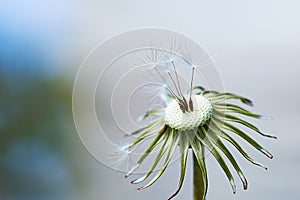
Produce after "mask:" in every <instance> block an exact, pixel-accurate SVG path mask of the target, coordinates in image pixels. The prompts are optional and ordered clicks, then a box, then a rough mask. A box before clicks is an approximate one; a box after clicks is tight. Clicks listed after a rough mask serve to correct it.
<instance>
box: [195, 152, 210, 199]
mask: <svg viewBox="0 0 300 200" xmlns="http://www.w3.org/2000/svg"><path fill="white" fill-rule="evenodd" d="M202 158H203V161H204V148H203V146H202ZM193 170H194V200H205V196H206V191H207V175H206V172H205V174H204V173H203V172H202V170H201V168H200V166H199V164H198V161H197V158H196V156H195V153H194V152H193Z"/></svg>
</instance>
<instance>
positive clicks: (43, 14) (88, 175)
mask: <svg viewBox="0 0 300 200" xmlns="http://www.w3.org/2000/svg"><path fill="white" fill-rule="evenodd" d="M299 7H300V3H299V1H296V0H286V1H279V0H275V1H271V0H266V1H258V0H253V1H237V0H227V1H216V0H213V1H178V0H174V1H158V0H152V1H138V0H125V1H116V0H111V1H92V0H90V1H84V2H83V1H70V0H68V1H64V2H60V1H58V0H54V1H51V2H50V1H49V2H46V1H45V2H43V3H42V2H40V1H33V0H31V1H26V3H25V1H24V2H18V1H9V2H6V3H4V2H1V3H0V16H1V18H0V19H1V20H0V23H1V24H0V25H1V26H2V30H4V31H5V32H3V33H2V35H0V36H1V37H2V38H1V39H2V40H0V41H1V42H3V44H6V45H7V46H8V47H11V48H13V45H18V44H20V43H19V42H18V41H16V40H15V37H14V36H15V35H18V34H19V35H27V36H28V35H29V36H28V37H29V39H32V38H34V39H35V40H34V41H38V42H37V43H38V44H39V45H41V46H42V47H43V52H44V57H45V58H44V59H45V61H46V63H47V64H45V65H40V66H41V67H36V65H35V67H32V68H23V69H21V67H19V66H17V67H15V68H14V70H12V69H13V68H12V67H9V65H7V67H6V69H5V66H4V67H3V65H2V69H4V71H5V70H7V71H9V72H10V73H15V71H21V73H20V74H22V72H23V71H26V72H27V71H28V70H29V71H30V70H32V71H36V70H40V71H41V73H40V74H39V76H41V77H44V78H45V77H46V78H47V77H49V76H51V77H63V79H65V80H69V82H72V81H73V80H74V78H75V73H76V71H77V69H78V66H79V65H80V62H81V61H82V60H83V58H84V57H85V56H86V55H87V54H88V52H89V51H90V50H91V48H93V47H94V46H95V45H96V44H98V43H100V42H102V41H104V40H105V39H107V38H109V37H111V36H112V35H115V34H118V33H119V32H121V31H125V30H131V29H134V28H141V27H159V28H167V29H172V30H176V31H179V32H181V33H183V34H185V35H187V36H189V37H191V38H192V39H194V40H195V41H196V42H198V43H199V44H201V45H203V46H204V47H205V48H206V49H207V50H208V52H209V53H210V54H211V55H212V56H213V58H214V60H215V62H216V65H217V67H218V69H219V71H220V73H221V76H222V79H223V82H224V86H225V89H227V90H229V91H233V92H236V93H240V94H244V95H246V96H248V97H251V98H252V99H253V101H254V104H255V108H254V110H256V111H259V112H260V113H264V114H265V115H267V116H271V117H272V120H265V121H264V120H263V121H259V122H257V124H259V126H260V127H261V129H262V130H265V131H266V132H268V133H271V134H274V135H277V136H278V138H279V139H278V140H276V141H272V140H268V139H263V138H260V139H259V141H261V143H262V144H264V146H266V147H267V148H268V149H269V150H270V151H271V152H272V153H273V154H274V159H273V160H272V161H269V160H267V159H266V158H264V157H263V156H261V155H259V154H257V153H256V152H254V151H253V150H251V149H249V150H250V152H251V155H254V157H255V158H256V159H257V160H258V161H260V162H262V163H264V164H265V165H267V166H268V167H269V170H268V171H267V172H266V171H264V170H262V169H259V168H257V167H255V166H252V165H250V164H249V163H247V162H246V161H243V159H242V158H241V157H239V161H240V164H241V166H242V168H243V169H244V171H245V174H246V176H247V177H248V180H249V184H250V186H249V190H248V191H246V192H243V191H242V189H241V185H238V186H239V189H238V193H237V194H236V195H232V192H231V190H230V186H229V184H228V182H227V180H226V178H225V176H224V175H223V174H222V172H221V170H220V169H219V167H218V166H217V165H216V162H215V161H214V159H212V158H211V156H208V167H209V182H210V185H209V191H208V196H207V199H208V200H213V199H242V200H250V199H274V200H276V199H278V200H279V199H283V198H286V199H299V197H300V195H299V191H298V187H299V181H298V179H299V178H300V174H299V171H298V170H299V168H300V154H299V152H300V151H299V150H300V147H299V143H300V137H299V133H298V131H299V130H298V126H299V122H300V121H299V120H300V114H299V111H300V110H299V104H298V102H299V100H300V94H299V84H300V82H299V78H298V76H299V73H300V66H299V61H300V59H299V57H300V53H299V52H300V37H299V35H300V26H299V19H300V12H299ZM5 33H6V34H7V35H8V36H10V38H12V39H11V41H10V43H9V44H7V43H4V41H7V40H6V39H5V38H4V37H3V35H5ZM16 37H17V36H16ZM17 38H22V37H17ZM26 38H27V37H26ZM25 40H27V39H25ZM13 41H15V42H13ZM3 49H4V48H3ZM3 49H2V51H1V52H2V53H3V52H6V51H7V50H8V49H9V48H8V49H7V48H6V49H4V50H3ZM3 55H4V54H3ZM40 68H42V70H41V69H40ZM22 70H23V71H22ZM45 74H46V75H45ZM70 127H73V125H71V124H70ZM69 132H70V133H72V134H71V135H72V136H71V137H75V138H76V137H77V136H76V132H75V130H74V128H71V130H70V131H69ZM257 138H259V137H257ZM76 140H79V139H78V138H76ZM66 142H67V141H66ZM76 142H78V141H76ZM78 148H79V149H78ZM77 151H78V152H80V153H78V154H77V155H78V156H75V157H76V158H75V160H76V162H75V163H74V164H76V165H78V167H79V168H81V175H80V176H81V177H84V178H82V179H84V180H85V181H81V179H79V178H78V179H77V178H75V179H74V178H73V179H71V181H69V182H67V184H68V185H65V187H67V188H72V189H69V190H68V192H65V193H64V195H63V197H61V196H58V197H57V199H91V200H96V199H101V200H102V199H103V200H106V199H110V200H118V199H166V198H167V197H168V196H169V194H171V193H172V192H173V191H174V190H175V189H176V187H177V181H178V175H179V173H178V172H179V169H178V165H176V164H175V165H172V166H170V167H169V168H168V170H167V172H166V174H164V175H163V176H162V178H161V179H160V180H159V181H158V183H157V184H155V185H154V186H153V187H151V188H150V189H148V190H145V191H142V192H141V191H140V192H138V191H136V190H135V188H134V187H132V186H131V185H130V183H129V181H128V180H125V179H124V178H123V175H122V174H119V173H117V172H114V171H113V170H111V169H108V168H107V167H105V166H103V165H101V164H99V163H98V162H97V161H95V160H94V159H93V158H92V157H91V156H90V155H89V154H88V153H87V152H86V151H84V150H83V147H82V146H80V145H77V147H76V148H75V149H74V150H73V151H72V152H77ZM63 159H66V160H68V159H69V158H68V157H65V158H63ZM187 168H188V169H190V168H191V163H189V165H188V167H187ZM44 172H45V173H47V171H44ZM53 173H54V174H55V173H57V172H56V171H53ZM58 176H59V175H58ZM72 176H76V174H74V175H72ZM58 180H59V179H58ZM237 181H238V179H237ZM78 182H80V183H81V184H78ZM191 183H192V176H191V171H190V170H188V171H187V176H186V179H185V183H184V186H183V188H182V190H181V192H180V194H179V195H178V197H177V199H192V195H191V194H192V184H191ZM21 196H22V195H21ZM27 198H28V199H30V198H29V197H28V196H27ZM7 199H18V198H14V197H13V195H11V198H9V195H8V197H7ZM19 199H26V198H25V197H24V198H21V197H20V198H19ZM31 199H34V198H31ZM37 199H38V198H37ZM49 199H56V198H49Z"/></svg>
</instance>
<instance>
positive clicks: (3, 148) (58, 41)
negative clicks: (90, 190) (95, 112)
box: [0, 1, 81, 200]
mask: <svg viewBox="0 0 300 200" xmlns="http://www.w3.org/2000/svg"><path fill="white" fill-rule="evenodd" d="M63 8H64V3H60V1H56V2H55V1H53V2H52V3H51V2H47V3H46V2H44V3H41V2H38V1H6V2H0V199H1V200H2V199H3V200H19V199H20V200H27V199H28V200H29V199H30V200H41V199H43V200H48V199H49V200H56V199H75V198H74V197H75V196H76V192H77V191H78V189H77V187H79V185H80V184H81V182H80V181H81V179H80V178H79V177H80V176H81V175H80V170H79V166H76V165H74V162H75V163H76V162H77V161H76V159H75V157H76V156H78V155H80V151H78V145H80V144H79V140H78V139H77V138H76V137H74V135H75V129H74V127H73V123H72V114H71V83H70V82H68V81H67V80H66V77H65V75H63V74H61V72H60V68H61V66H63V65H65V64H66V62H67V59H68V48H69V46H68V44H69V43H70V41H71V37H70V36H69V33H70V31H72V29H71V28H69V27H67V23H66V21H65V20H66V18H65V14H66V13H65V12H63ZM65 67H67V66H65ZM80 147H81V146H80ZM79 150H80V148H79Z"/></svg>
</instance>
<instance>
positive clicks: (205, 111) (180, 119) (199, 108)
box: [164, 95, 212, 130]
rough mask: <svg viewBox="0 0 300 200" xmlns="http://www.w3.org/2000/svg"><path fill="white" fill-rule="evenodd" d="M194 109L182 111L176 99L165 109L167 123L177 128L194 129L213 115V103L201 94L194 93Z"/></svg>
mask: <svg viewBox="0 0 300 200" xmlns="http://www.w3.org/2000/svg"><path fill="white" fill-rule="evenodd" d="M192 102H193V107H194V110H193V111H190V112H185V113H184V112H182V110H181V109H180V106H179V105H178V103H177V101H176V100H173V101H172V102H171V103H170V104H169V105H168V106H167V108H166V110H165V116H164V120H165V123H166V124H167V125H169V126H170V127H171V128H174V129H177V130H192V129H195V128H197V127H199V126H200V125H203V124H204V123H205V122H207V121H208V120H209V119H210V117H211V115H212V105H211V103H210V102H209V100H208V99H206V98H205V97H203V96H201V95H193V96H192Z"/></svg>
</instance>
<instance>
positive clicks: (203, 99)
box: [126, 48, 275, 199]
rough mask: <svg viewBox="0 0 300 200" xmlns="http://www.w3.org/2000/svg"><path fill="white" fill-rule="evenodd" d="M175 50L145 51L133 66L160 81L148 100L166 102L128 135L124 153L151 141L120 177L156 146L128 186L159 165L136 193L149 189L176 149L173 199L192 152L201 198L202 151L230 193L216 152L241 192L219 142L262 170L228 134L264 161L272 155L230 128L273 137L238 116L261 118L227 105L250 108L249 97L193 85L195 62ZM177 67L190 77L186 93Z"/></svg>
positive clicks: (204, 189) (204, 188) (234, 163)
mask: <svg viewBox="0 0 300 200" xmlns="http://www.w3.org/2000/svg"><path fill="white" fill-rule="evenodd" d="M179 52H182V51H181V49H176V50H175V51H163V50H160V49H155V48H150V49H148V50H147V51H146V52H144V53H143V54H139V55H138V56H139V58H140V59H141V60H142V62H143V64H141V65H139V67H141V68H147V69H150V70H152V72H153V74H155V75H156V77H157V78H158V79H160V80H161V81H162V82H163V84H160V86H162V87H159V88H157V89H156V90H153V91H155V92H157V93H156V94H154V96H155V97H161V98H169V99H171V101H169V102H168V103H167V105H166V107H165V108H161V109H157V110H149V111H147V112H146V113H145V115H144V116H143V117H142V118H141V119H145V118H147V117H149V116H152V115H155V116H156V118H155V119H154V120H152V121H151V122H150V123H149V124H147V125H146V126H145V127H143V128H141V129H139V130H137V131H135V132H133V133H131V136H137V137H136V138H135V140H134V141H133V142H132V143H131V144H129V145H128V146H127V147H126V149H128V151H130V149H132V148H134V147H136V146H137V145H138V144H140V143H141V142H143V141H145V140H147V139H152V138H153V137H154V139H153V140H152V142H151V144H150V145H149V147H148V148H147V149H146V151H145V152H144V154H143V155H142V156H141V157H140V159H139V160H138V161H137V164H136V165H135V166H134V167H133V168H132V169H131V170H130V171H129V172H128V173H127V174H126V177H128V176H130V175H131V174H132V173H133V172H134V171H135V170H136V169H137V168H138V167H139V166H140V165H141V164H142V163H143V162H144V160H145V159H146V158H147V157H148V155H149V154H150V153H151V152H153V150H154V149H156V148H158V149H159V150H158V151H157V154H156V158H155V160H154V162H153V165H152V166H151V168H150V169H149V171H148V172H147V173H146V174H145V175H144V176H142V177H140V178H138V179H135V180H133V181H132V183H133V184H138V183H141V182H143V181H146V180H147V179H149V178H150V175H151V174H152V173H154V170H155V169H156V167H157V166H158V164H159V163H160V162H162V167H161V168H160V170H159V171H158V173H157V174H156V175H155V176H154V177H153V178H152V179H150V180H149V182H148V183H146V184H145V185H144V186H142V187H140V188H138V189H139V190H141V189H145V188H148V187H150V186H151V185H152V184H153V183H155V182H156V181H157V180H158V179H159V178H160V177H161V175H162V174H163V173H164V171H165V170H166V169H167V167H168V164H169V163H170V161H171V159H172V157H173V154H174V152H175V151H176V149H177V148H179V152H180V168H181V170H180V179H179V185H178V189H177V190H176V191H175V193H174V194H173V195H172V196H171V197H170V198H169V199H172V198H173V197H175V196H176V195H177V194H178V192H179V191H180V189H181V187H182V184H183V181H184V177H185V171H186V163H187V158H188V153H189V152H191V153H193V156H194V161H195V163H194V166H195V167H197V168H198V174H197V175H198V177H197V179H198V183H199V184H198V185H197V187H198V191H199V194H197V195H199V196H201V197H200V198H199V199H204V197H205V196H206V192H207V187H208V181H207V171H206V165H205V158H204V150H205V149H207V150H208V151H209V152H210V153H211V154H212V155H213V156H214V157H215V159H216V160H217V162H218V163H219V165H220V167H221V168H222V170H223V171H224V173H225V175H226V176H227V178H228V180H229V182H230V184H231V187H232V190H233V193H235V192H236V186H235V182H234V178H233V175H232V173H231V171H230V170H229V168H228V166H227V163H226V162H225V160H224V158H223V156H222V154H221V152H222V153H223V155H225V157H226V158H227V159H228V161H229V162H230V163H231V165H232V166H233V168H234V169H235V171H236V172H237V174H238V176H239V178H240V179H241V181H242V183H243V188H244V189H245V190H246V189H247V186H248V183H247V180H246V178H245V176H244V174H243V172H242V170H241V169H240V167H239V165H238V164H237V161H236V160H235V158H234V156H233V155H232V154H231V152H230V151H229V150H228V148H227V147H226V145H225V144H224V143H223V141H227V142H229V143H230V144H231V145H233V146H234V147H235V148H236V150H237V151H238V152H240V153H241V155H242V156H243V157H244V158H245V159H247V160H248V161H250V162H251V163H253V164H255V165H258V166H260V167H263V168H265V169H266V167H264V166H262V165H261V164H260V163H258V162H256V161H255V160H253V159H252V158H251V157H250V156H249V155H248V154H247V153H246V152H245V151H244V149H243V148H242V147H241V145H240V144H239V143H238V142H237V141H236V140H235V139H233V137H232V136H231V135H232V134H233V135H237V136H239V137H240V138H242V139H243V140H245V141H246V142H247V143H248V144H249V145H251V146H252V147H254V148H255V149H257V150H258V151H259V152H261V153H263V154H264V155H266V156H267V157H268V158H270V159H272V158H273V156H272V154H271V153H269V152H268V151H267V150H266V149H264V148H263V147H262V146H261V145H260V144H259V143H257V142H256V141H255V140H254V139H252V138H251V137H250V136H249V135H248V134H247V133H246V132H245V131H244V130H242V129H240V128H238V126H236V124H239V125H242V126H245V127H246V128H249V129H250V130H252V131H254V132H256V133H258V134H260V135H261V136H264V137H269V138H275V137H274V136H270V135H266V134H264V133H263V132H261V131H260V130H259V129H258V128H257V127H256V126H254V125H252V124H251V123H249V122H247V121H245V120H244V119H242V118H241V116H246V117H252V118H261V117H262V116H261V115H258V114H254V113H252V112H250V111H249V110H246V109H244V108H242V107H241V106H239V105H236V104H234V103H233V102H232V101H231V100H232V99H233V100H240V101H241V102H242V103H244V104H246V105H248V106H252V102H251V101H250V100H249V99H247V98H245V97H242V96H239V95H236V94H233V93H221V92H218V91H211V90H206V89H205V88H203V87H201V86H193V82H194V77H195V70H196V69H197V63H195V62H194V60H195V59H191V56H187V54H184V53H179ZM182 63H184V64H185V65H186V66H188V67H187V69H189V70H190V73H191V76H190V77H191V79H190V81H189V89H188V91H186V92H183V87H182V78H180V73H179V72H178V69H177V65H182ZM158 85H159V84H158ZM228 100H229V101H228Z"/></svg>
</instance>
